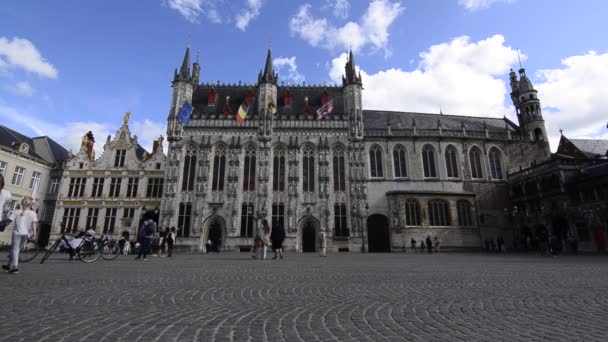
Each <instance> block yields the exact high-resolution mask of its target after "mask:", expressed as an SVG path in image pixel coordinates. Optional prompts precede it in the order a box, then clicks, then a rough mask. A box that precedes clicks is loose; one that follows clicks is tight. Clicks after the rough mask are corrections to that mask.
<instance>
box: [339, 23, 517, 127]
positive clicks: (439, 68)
mask: <svg viewBox="0 0 608 342" xmlns="http://www.w3.org/2000/svg"><path fill="white" fill-rule="evenodd" d="M504 43H505V40H504V37H503V36H501V35H495V36H492V37H490V38H488V39H484V40H480V41H478V42H471V41H470V39H469V37H466V36H463V37H458V38H454V39H453V40H452V41H450V42H448V43H442V44H438V45H433V46H431V47H430V48H429V49H428V50H427V51H424V52H422V53H420V61H419V63H418V66H417V67H416V68H415V69H413V70H411V71H407V70H403V69H399V68H392V69H388V70H383V71H380V72H377V73H374V74H369V73H367V72H365V70H361V77H362V78H363V80H362V81H363V86H364V88H365V90H364V96H363V101H364V103H363V106H364V107H365V108H367V109H382V110H395V111H419V112H429V113H438V112H439V108H440V107H442V108H443V112H444V113H446V114H457V115H480V116H493V117H502V116H503V115H507V114H510V113H513V112H514V110H513V109H511V108H507V107H505V94H506V93H507V88H506V87H507V86H506V84H505V81H503V78H504V76H505V75H506V74H507V73H508V71H509V68H510V66H511V65H513V64H514V63H515V62H516V61H517V51H516V50H514V49H513V48H511V47H509V46H505V45H504ZM523 57H524V59H525V55H524V56H523ZM346 59H347V55H346V54H345V53H343V54H342V55H341V56H340V57H338V58H335V59H334V60H333V61H332V62H331V68H330V77H331V78H332V79H333V80H334V81H335V82H341V78H342V75H343V74H344V65H345V64H346ZM510 115H511V117H513V114H510Z"/></svg>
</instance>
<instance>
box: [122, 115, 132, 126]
mask: <svg viewBox="0 0 608 342" xmlns="http://www.w3.org/2000/svg"><path fill="white" fill-rule="evenodd" d="M130 117H131V112H127V113H126V114H125V117H124V118H122V124H123V125H127V124H128V123H129V118H130Z"/></svg>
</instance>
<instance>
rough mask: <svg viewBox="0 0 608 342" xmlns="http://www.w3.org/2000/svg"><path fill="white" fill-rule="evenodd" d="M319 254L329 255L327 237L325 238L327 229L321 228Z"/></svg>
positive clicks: (322, 255)
mask: <svg viewBox="0 0 608 342" xmlns="http://www.w3.org/2000/svg"><path fill="white" fill-rule="evenodd" d="M319 247H320V248H319V256H321V257H326V256H327V239H326V238H325V231H324V230H321V231H320V232H319Z"/></svg>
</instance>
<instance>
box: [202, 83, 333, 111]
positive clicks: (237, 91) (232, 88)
mask: <svg viewBox="0 0 608 342" xmlns="http://www.w3.org/2000/svg"><path fill="white" fill-rule="evenodd" d="M211 88H212V85H211V84H203V85H201V86H199V87H198V88H197V89H196V91H195V92H194V95H193V96H192V102H193V107H194V109H195V110H196V112H197V113H200V114H217V115H221V116H223V115H224V106H225V104H226V96H230V110H231V111H232V114H235V113H236V111H237V110H238V108H239V106H240V105H241V104H242V103H243V102H245V98H246V97H247V92H248V91H249V89H250V87H249V85H247V84H245V85H236V84H230V85H224V84H221V85H218V84H215V85H214V86H213V89H214V91H215V97H216V101H215V106H209V104H208V103H207V102H208V95H209V91H210V90H211ZM288 88H289V91H290V93H291V105H290V106H284V97H285V90H286V89H288ZM325 89H327V94H328V95H329V98H330V99H334V110H333V112H332V114H339V113H343V112H344V104H343V102H344V101H343V100H342V88H341V87H337V86H326V87H325ZM251 91H252V92H253V96H254V97H255V101H254V103H253V104H252V108H250V109H249V115H252V114H253V115H257V114H258V113H257V106H256V105H255V104H256V102H257V100H258V98H257V96H258V88H257V84H256V85H252V86H251ZM322 94H323V86H322V85H321V86H319V85H315V86H307V85H294V86H289V87H287V86H280V87H277V103H276V108H277V113H278V114H281V115H288V114H302V113H304V106H305V101H304V98H305V97H307V96H308V108H309V109H310V111H311V113H313V114H314V112H315V111H316V110H317V109H318V108H319V107H321V105H322V104H321V95H322ZM314 115H316V114H314Z"/></svg>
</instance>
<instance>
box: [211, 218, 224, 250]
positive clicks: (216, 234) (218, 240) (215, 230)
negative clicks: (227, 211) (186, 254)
mask: <svg viewBox="0 0 608 342" xmlns="http://www.w3.org/2000/svg"><path fill="white" fill-rule="evenodd" d="M208 239H209V240H211V242H213V245H214V246H217V247H218V248H220V246H221V245H222V225H221V224H220V223H219V222H217V221H215V222H213V223H211V226H210V227H209V237H208Z"/></svg>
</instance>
